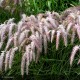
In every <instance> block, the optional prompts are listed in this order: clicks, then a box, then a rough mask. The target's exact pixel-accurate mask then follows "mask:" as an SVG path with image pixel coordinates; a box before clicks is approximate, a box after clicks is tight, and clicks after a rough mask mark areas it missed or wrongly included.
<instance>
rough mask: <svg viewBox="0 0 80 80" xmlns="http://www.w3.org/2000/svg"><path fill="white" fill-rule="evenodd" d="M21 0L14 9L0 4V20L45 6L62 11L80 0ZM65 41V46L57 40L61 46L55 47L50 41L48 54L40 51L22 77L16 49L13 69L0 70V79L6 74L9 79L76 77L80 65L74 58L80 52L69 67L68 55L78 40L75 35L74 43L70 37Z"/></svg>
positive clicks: (29, 13) (35, 11) (46, 79)
mask: <svg viewBox="0 0 80 80" xmlns="http://www.w3.org/2000/svg"><path fill="white" fill-rule="evenodd" d="M22 4H23V5H22V7H20V6H17V8H16V10H15V12H14V13H11V12H9V11H7V10H4V9H2V8H0V23H3V22H4V21H5V20H7V19H9V18H11V17H14V18H15V21H16V22H18V21H19V20H20V14H21V13H25V14H26V15H31V14H34V15H36V14H38V13H40V12H45V11H48V10H49V11H53V10H54V11H56V12H59V13H61V12H62V11H64V10H65V9H67V8H69V7H71V6H77V5H80V2H79V1H78V0H25V1H23V3H22ZM68 41H69V42H68V46H67V47H64V45H63V41H62V40H60V47H59V50H57V51H56V50H55V47H56V46H55V40H54V42H53V43H52V44H50V43H49V44H48V52H47V55H46V56H45V55H44V52H43V53H42V55H41V57H40V60H39V62H38V63H37V64H36V63H35V62H32V63H31V65H30V67H29V75H28V76H27V75H26V74H25V75H24V77H23V78H22V77H21V72H20V64H21V54H18V52H17V53H16V55H15V58H14V62H13V66H12V69H11V70H8V71H7V72H3V73H1V77H2V78H3V80H9V78H10V80H19V79H20V80H49V79H50V80H53V79H54V80H61V79H63V80H75V79H77V80H79V79H80V65H77V61H78V59H79V58H80V54H79V53H80V52H78V54H77V55H76V57H75V60H74V62H73V66H72V67H70V65H69V57H70V53H71V51H72V48H73V46H74V45H75V44H80V42H79V40H78V39H77V37H76V39H75V42H74V44H73V45H71V43H70V40H68Z"/></svg>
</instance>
